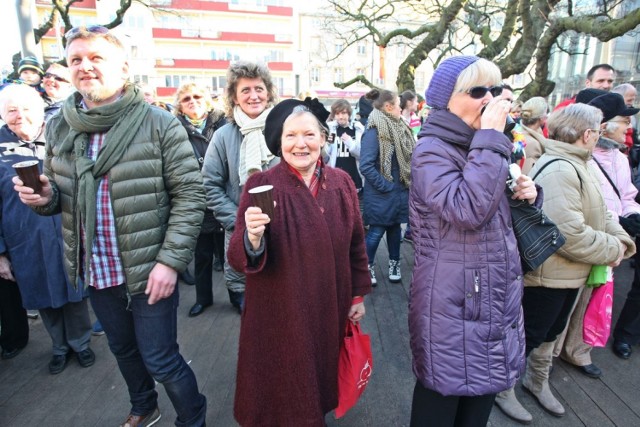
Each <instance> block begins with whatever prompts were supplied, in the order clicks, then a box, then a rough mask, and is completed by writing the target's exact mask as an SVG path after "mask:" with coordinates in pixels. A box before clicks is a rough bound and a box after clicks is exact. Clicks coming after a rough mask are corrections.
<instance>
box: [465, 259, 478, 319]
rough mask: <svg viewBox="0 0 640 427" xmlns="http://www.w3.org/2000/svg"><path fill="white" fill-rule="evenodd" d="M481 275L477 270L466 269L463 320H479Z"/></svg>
mask: <svg viewBox="0 0 640 427" xmlns="http://www.w3.org/2000/svg"><path fill="white" fill-rule="evenodd" d="M481 282H482V275H481V270H480V269H479V268H466V269H465V274H464V320H478V319H479V318H480V297H481V291H482V286H481Z"/></svg>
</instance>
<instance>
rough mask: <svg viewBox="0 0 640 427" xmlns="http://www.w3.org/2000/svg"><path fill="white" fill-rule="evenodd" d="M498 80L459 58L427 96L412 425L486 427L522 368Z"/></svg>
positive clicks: (417, 192) (494, 71)
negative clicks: (497, 399) (500, 397)
mask: <svg viewBox="0 0 640 427" xmlns="http://www.w3.org/2000/svg"><path fill="white" fill-rule="evenodd" d="M500 82H501V75H500V70H499V69H498V67H497V66H496V65H495V64H493V63H491V62H489V61H487V60H485V59H480V58H478V57H475V56H456V57H452V58H448V59H446V60H444V61H443V62H441V63H440V65H439V66H438V68H437V69H436V70H435V73H434V75H433V78H432V80H431V82H430V84H429V87H428V89H427V92H426V99H427V100H428V101H429V104H430V105H431V107H432V110H431V113H430V114H429V120H428V121H427V122H426V123H425V125H424V126H423V127H422V130H421V131H420V134H419V137H420V142H419V143H418V146H417V148H416V151H415V153H414V155H413V162H412V167H411V178H412V180H411V193H410V198H409V217H410V223H411V229H412V232H413V242H414V248H415V262H414V271H413V278H412V281H411V293H410V295H411V297H410V300H409V333H410V338H411V340H410V344H411V351H412V354H413V372H414V374H415V375H416V377H417V381H416V386H415V389H414V395H413V403H412V410H411V426H414V427H415V426H427V425H428V426H436V427H437V426H451V425H460V426H465V425H474V426H483V425H485V424H486V423H487V420H488V419H489V414H490V413H491V408H492V405H493V402H494V399H495V396H496V393H498V392H501V391H504V390H507V389H510V388H511V387H512V386H513V385H514V384H515V382H516V381H517V379H518V378H519V376H520V375H521V373H522V372H523V369H524V354H525V346H524V327H523V317H522V308H521V300H522V293H523V284H522V267H521V264H520V257H519V254H518V246H517V242H516V238H515V235H514V233H513V229H512V226H511V213H510V208H509V200H508V196H507V193H506V191H505V190H506V182H507V179H508V175H509V172H508V171H509V162H510V155H511V150H512V144H511V142H510V141H509V138H507V137H506V136H505V135H504V134H503V133H502V132H503V130H504V127H505V120H506V117H507V114H508V113H509V108H510V103H509V102H508V101H506V100H504V99H501V98H500V97H499V96H498V95H499V94H500V93H501V87H500V86H499V85H500ZM494 97H496V98H494ZM485 108H486V111H484V110H485ZM483 111H484V113H483ZM514 197H516V198H518V199H526V200H529V201H530V202H534V201H536V198H537V191H536V187H535V185H534V184H533V181H532V180H531V179H530V178H528V177H526V176H524V175H522V177H521V178H519V179H518V181H517V185H516V186H515V188H514Z"/></svg>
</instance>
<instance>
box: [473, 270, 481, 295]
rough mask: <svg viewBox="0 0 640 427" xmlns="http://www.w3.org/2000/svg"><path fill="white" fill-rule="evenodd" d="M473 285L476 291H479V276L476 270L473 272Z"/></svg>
mask: <svg viewBox="0 0 640 427" xmlns="http://www.w3.org/2000/svg"><path fill="white" fill-rule="evenodd" d="M473 286H474V287H475V290H476V293H478V292H480V276H478V272H477V271H476V272H475V273H474V277H473Z"/></svg>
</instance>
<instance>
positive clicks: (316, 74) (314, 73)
mask: <svg viewBox="0 0 640 427" xmlns="http://www.w3.org/2000/svg"><path fill="white" fill-rule="evenodd" d="M309 79H310V80H311V82H312V83H320V67H312V68H311V69H310V70H309Z"/></svg>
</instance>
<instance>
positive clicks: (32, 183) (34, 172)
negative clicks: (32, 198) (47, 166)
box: [13, 160, 42, 194]
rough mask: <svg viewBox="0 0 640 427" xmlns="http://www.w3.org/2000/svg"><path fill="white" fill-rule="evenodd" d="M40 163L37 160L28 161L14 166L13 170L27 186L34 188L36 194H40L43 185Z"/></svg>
mask: <svg viewBox="0 0 640 427" xmlns="http://www.w3.org/2000/svg"><path fill="white" fill-rule="evenodd" d="M38 163H39V162H38V161H37V160H26V161H24V162H20V163H15V164H13V168H14V169H15V170H16V173H17V174H18V176H19V177H20V179H21V180H22V182H24V185H25V186H27V187H30V188H33V191H34V192H35V193H37V194H40V192H41V191H42V183H41V182H40V170H39V169H38Z"/></svg>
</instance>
